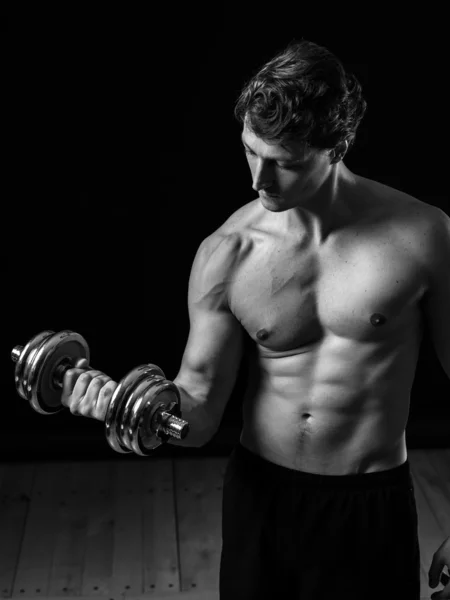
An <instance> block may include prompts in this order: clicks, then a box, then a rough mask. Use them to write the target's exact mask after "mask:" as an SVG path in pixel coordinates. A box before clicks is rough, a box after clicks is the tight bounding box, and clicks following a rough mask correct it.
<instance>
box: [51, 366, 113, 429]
mask: <svg viewBox="0 0 450 600" xmlns="http://www.w3.org/2000/svg"><path fill="white" fill-rule="evenodd" d="M87 368H89V365H88V361H87V360H86V359H85V358H82V359H80V360H78V361H77V362H76V364H75V367H74V368H73V369H69V370H68V371H66V372H65V374H64V382H63V393H62V396H61V403H62V404H63V406H67V407H68V408H69V409H70V412H71V413H72V414H73V415H81V416H83V417H91V418H92V419H98V420H99V421H104V420H105V417H106V411H107V408H108V405H109V403H110V401H111V398H112V395H113V393H114V390H115V389H116V387H117V386H118V385H119V384H118V383H116V382H115V381H112V379H111V377H109V376H108V375H105V373H102V371H94V370H90V371H86V369H87Z"/></svg>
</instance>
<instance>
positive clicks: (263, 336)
mask: <svg viewBox="0 0 450 600" xmlns="http://www.w3.org/2000/svg"><path fill="white" fill-rule="evenodd" d="M256 337H257V338H258V340H267V338H268V337H269V334H268V332H267V330H266V329H260V330H259V331H258V333H257V334H256Z"/></svg>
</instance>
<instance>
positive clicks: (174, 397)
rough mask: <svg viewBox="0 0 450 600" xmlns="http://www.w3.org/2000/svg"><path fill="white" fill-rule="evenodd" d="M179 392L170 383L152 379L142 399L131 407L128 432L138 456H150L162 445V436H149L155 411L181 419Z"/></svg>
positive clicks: (165, 380)
mask: <svg viewBox="0 0 450 600" xmlns="http://www.w3.org/2000/svg"><path fill="white" fill-rule="evenodd" d="M180 401H181V399H180V392H179V390H178V388H177V386H176V385H175V384H174V383H173V382H172V381H167V379H164V380H162V379H154V380H153V381H152V382H151V383H150V385H149V386H148V388H147V389H146V390H145V392H144V394H143V395H142V398H140V399H139V401H138V402H136V404H135V406H134V407H133V411H132V416H131V419H130V430H131V431H132V432H133V436H132V449H133V451H134V452H135V453H136V454H139V455H140V456H150V454H152V452H153V450H154V449H155V448H157V447H158V446H160V445H161V444H162V443H163V441H164V440H163V437H164V436H163V435H162V436H159V435H157V434H156V433H155V434H154V435H149V432H150V431H151V427H150V424H151V422H152V419H153V417H154V415H155V413H156V411H157V410H162V411H167V412H170V413H172V414H173V415H175V416H178V417H181V410H180Z"/></svg>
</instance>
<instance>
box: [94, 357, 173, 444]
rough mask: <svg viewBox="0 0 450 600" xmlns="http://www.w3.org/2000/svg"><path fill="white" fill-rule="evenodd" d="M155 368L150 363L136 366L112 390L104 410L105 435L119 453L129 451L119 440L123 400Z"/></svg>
mask: <svg viewBox="0 0 450 600" xmlns="http://www.w3.org/2000/svg"><path fill="white" fill-rule="evenodd" d="M155 368H157V369H158V368H159V367H155V365H151V364H148V365H140V366H139V367H136V368H135V369H133V370H132V371H130V372H129V373H128V374H127V375H125V377H124V378H123V379H121V380H120V382H119V385H118V386H117V387H116V389H115V390H114V394H113V395H112V398H111V400H110V402H109V404H108V408H107V410H106V416H105V437H106V439H107V441H108V444H109V445H110V446H111V448H112V449H113V450H115V451H116V452H119V453H121V454H126V453H128V452H130V450H128V449H127V448H126V446H124V445H123V444H122V443H121V441H120V423H121V413H122V410H123V408H124V402H126V399H127V397H128V394H129V393H130V392H131V391H132V390H133V388H134V387H135V386H137V385H139V383H140V382H141V381H142V380H143V379H145V377H146V376H147V375H148V374H150V373H151V372H154V369H155ZM159 370H160V371H161V369H159ZM161 373H162V371H161ZM163 375H164V374H163Z"/></svg>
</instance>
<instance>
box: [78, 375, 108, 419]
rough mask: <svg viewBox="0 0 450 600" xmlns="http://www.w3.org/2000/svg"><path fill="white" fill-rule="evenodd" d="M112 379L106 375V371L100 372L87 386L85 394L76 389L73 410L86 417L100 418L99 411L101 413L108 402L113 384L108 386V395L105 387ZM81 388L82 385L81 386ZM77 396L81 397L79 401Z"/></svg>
mask: <svg viewBox="0 0 450 600" xmlns="http://www.w3.org/2000/svg"><path fill="white" fill-rule="evenodd" d="M110 381H111V377H109V376H108V375H105V374H104V373H100V374H99V375H97V376H96V377H93V378H92V379H91V381H90V382H89V385H88V386H87V389H86V391H85V393H84V394H83V395H81V394H80V395H79V394H78V390H74V394H73V396H74V405H73V412H74V414H79V415H82V416H84V417H91V418H93V419H97V418H99V413H101V408H102V407H103V406H104V405H105V403H107V404H108V403H109V402H107V398H108V396H109V398H110V397H111V396H110V393H111V392H110V390H111V386H108V387H107V388H106V397H105V391H103V388H104V387H105V386H106V385H107V384H108V383H109V382H110ZM80 390H81V387H80ZM76 398H79V401H78V402H77V401H76ZM100 399H101V404H100V405H99V401H100Z"/></svg>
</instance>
